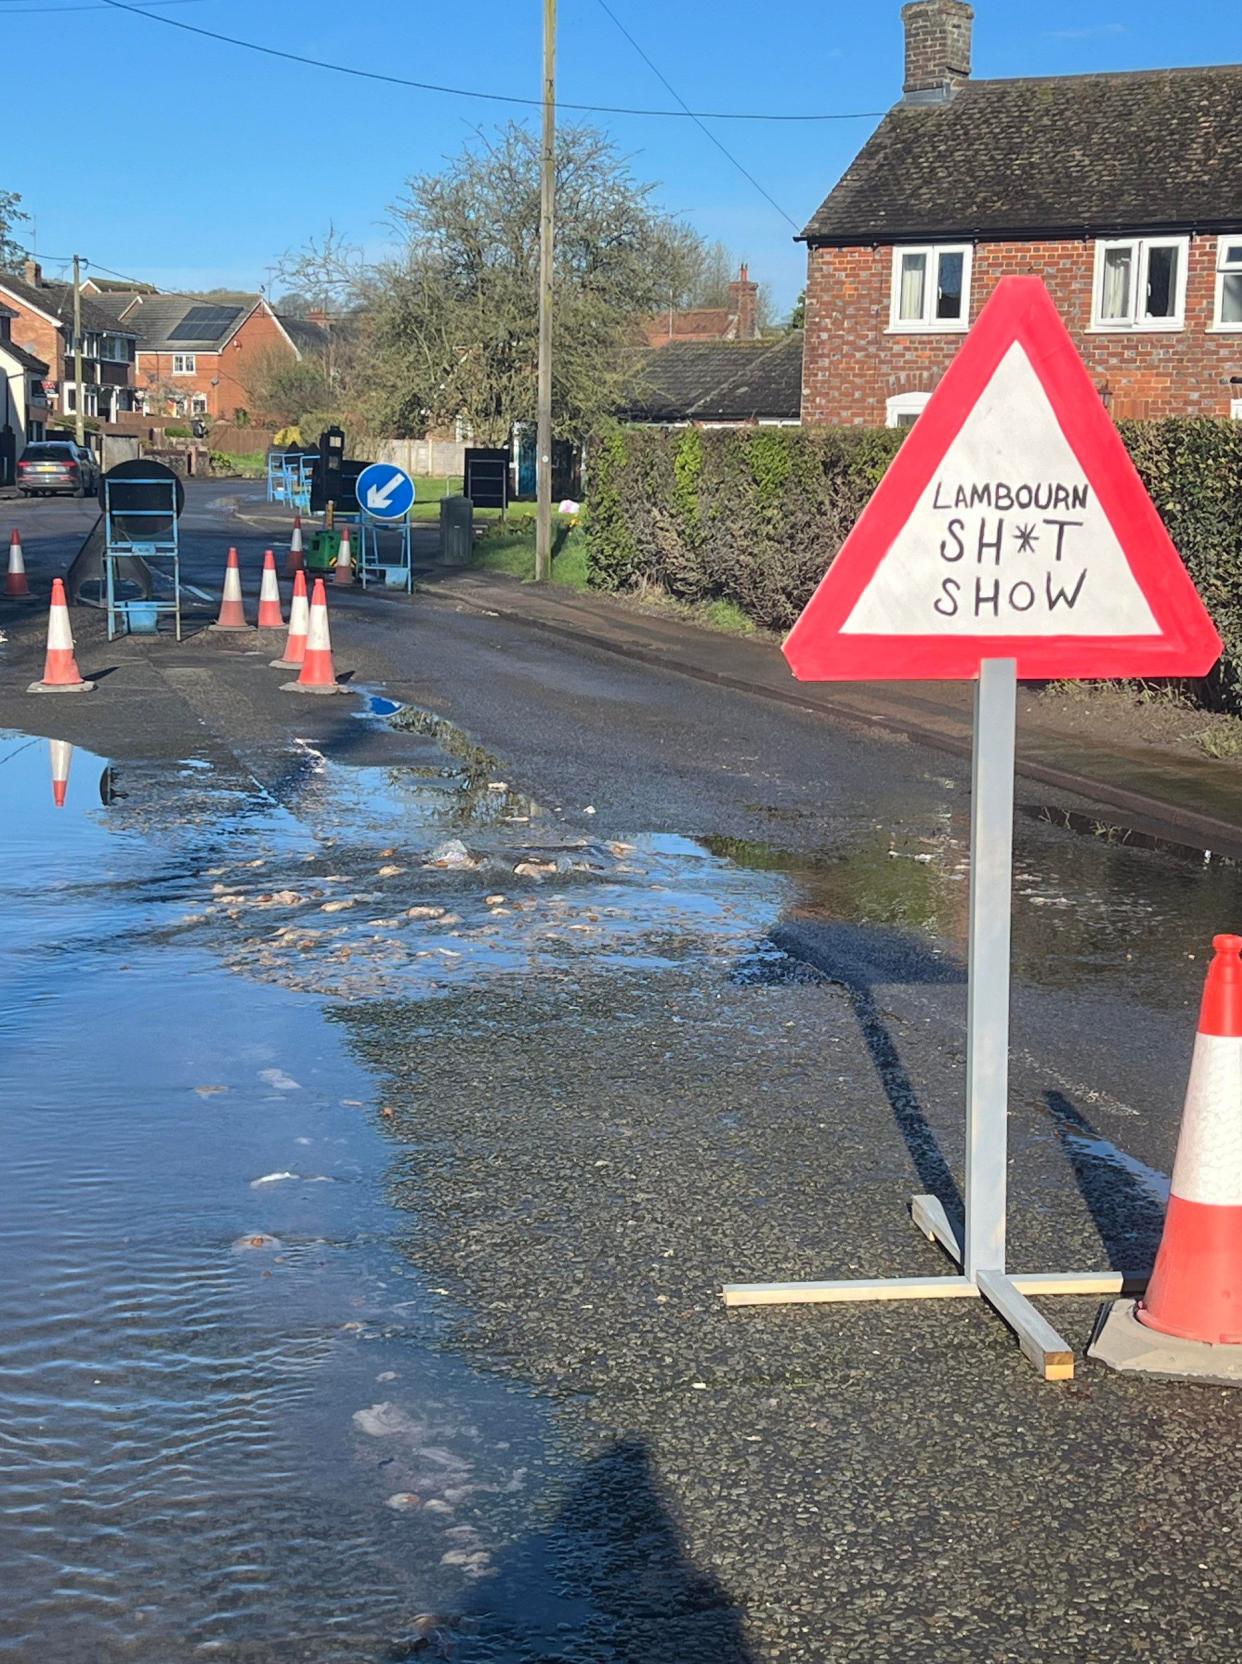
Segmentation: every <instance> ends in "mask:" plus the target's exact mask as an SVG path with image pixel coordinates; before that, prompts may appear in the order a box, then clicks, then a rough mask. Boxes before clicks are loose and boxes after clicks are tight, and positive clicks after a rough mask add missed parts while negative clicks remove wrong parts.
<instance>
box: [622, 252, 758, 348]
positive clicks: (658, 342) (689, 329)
mask: <svg viewBox="0 0 1242 1664" xmlns="http://www.w3.org/2000/svg"><path fill="white" fill-rule="evenodd" d="M760 333H761V332H760V329H759V285H758V284H757V283H752V282H751V277H750V272H749V271H748V269H747V268H746V267H745V266H742V267H741V268H740V270H739V271H738V274H737V276H736V277H735V278H734V280H733V282H732V283H730V285H729V304H728V306H698V307H694V308H692V309H691V310H689V311H686V312H677V311H674V310H673V308H672V307H670V308H669V310H668V311H667V312H659V313H657V314H656V316H655V317H653V318H647V319H645V320H644V322H643V325H642V338H643V339H645V340H646V343H647V345H648V346H649V347H663V346H667V345H668V344H669V343H670V342H673V341H757V340H758V339H759V335H760Z"/></svg>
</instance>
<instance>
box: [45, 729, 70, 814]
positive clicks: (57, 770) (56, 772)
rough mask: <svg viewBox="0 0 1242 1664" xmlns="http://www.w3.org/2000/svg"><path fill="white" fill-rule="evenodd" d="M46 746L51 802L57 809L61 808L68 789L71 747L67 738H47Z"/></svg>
mask: <svg viewBox="0 0 1242 1664" xmlns="http://www.w3.org/2000/svg"><path fill="white" fill-rule="evenodd" d="M47 748H48V754H49V756H50V758H51V763H52V802H53V803H54V804H55V805H56V807H57V808H58V809H63V808H64V806H65V797H66V794H67V793H68V791H69V765H70V763H72V761H73V747H72V746H71V745H70V744H69V741H68V740H49V741H48V742H47Z"/></svg>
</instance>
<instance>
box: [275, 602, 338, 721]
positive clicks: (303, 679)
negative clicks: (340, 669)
mask: <svg viewBox="0 0 1242 1664" xmlns="http://www.w3.org/2000/svg"><path fill="white" fill-rule="evenodd" d="M281 687H282V688H284V689H285V691H286V692H288V693H344V691H345V689H344V688H343V687H341V686H340V684H339V683H338V682H337V679H336V669H335V667H334V665H333V663H332V638H331V636H330V634H329V632H328V592H327V590H326V588H325V587H324V581H323V579H322V578H316V579H315V589H314V593H313V594H312V596H311V604H310V624H309V626H308V628H307V632H306V653H305V656H304V657H303V659H302V673H301V675H300V676H299V677H298V679H297V681H296V682H282V683H281Z"/></svg>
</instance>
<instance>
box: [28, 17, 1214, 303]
mask: <svg viewBox="0 0 1242 1664" xmlns="http://www.w3.org/2000/svg"><path fill="white" fill-rule="evenodd" d="M609 4H610V6H611V9H612V10H613V11H614V12H615V13H616V14H617V16H618V17H619V18H620V19H621V21H622V22H624V24H625V26H626V28H627V29H628V30H629V31H630V33H631V34H633V35H634V37H635V38H636V39H637V40H638V42H639V43H640V44H641V45H642V47H643V49H644V51H645V52H646V53H647V54H648V56H649V57H651V58H652V59H653V60H654V62H655V63H656V64H657V65H658V66H659V68H660V69H661V71H662V72H663V74H664V75H665V76H667V78H668V79H669V81H670V82H671V83H672V85H673V86H674V87H675V88H676V89H677V91H678V93H680V95H681V96H682V97H683V98H684V99H685V100H686V102H687V103H688V104H689V105H690V106H691V108H694V109H713V110H714V109H721V110H762V111H778V112H803V111H806V112H812V111H813V112H829V111H831V112H856V111H879V110H882V109H884V108H885V107H886V106H887V105H888V104H890V103H891V102H893V100H894V99H895V98H897V97H898V96H899V95H900V91H901V72H902V40H901V24H900V0H866V3H863V4H859V3H857V0H855V3H853V4H845V3H841V0H759V3H755V0H710V3H704V0H682V3H681V4H676V5H674V4H670V3H669V0H609ZM975 11H976V21H975V73H976V75H979V76H1007V75H1023V74H1028V75H1055V74H1071V73H1082V72H1086V71H1091V70H1100V69H1142V68H1155V67H1159V66H1162V65H1169V64H1197V63H1222V62H1237V61H1239V60H1242V8H1240V7H1239V6H1238V5H1237V3H1236V0H1179V4H1177V5H1172V6H1171V5H1169V4H1168V0H1126V3H1125V4H1124V5H1122V4H1118V3H1117V0H1040V4H1038V5H1028V4H1026V3H1023V0H975ZM540 14H541V7H540V4H539V0H503V3H502V0H472V3H471V4H470V5H469V6H466V5H462V6H446V5H444V4H442V3H441V4H437V5H430V4H428V5H425V6H417V5H414V4H410V3H408V0H350V3H349V4H348V5H343V4H341V3H340V0H188V3H178V4H170V5H167V6H165V7H162V8H160V10H159V14H158V15H160V16H162V17H164V18H168V19H175V20H177V21H178V22H183V23H192V24H195V25H198V26H200V27H202V28H206V29H215V30H219V31H222V32H224V33H227V34H232V35H238V36H242V37H244V38H247V39H250V40H254V41H259V42H263V43H264V44H267V45H271V46H277V47H282V48H284V49H287V50H290V51H295V52H299V53H303V54H305V55H307V56H311V57H319V58H326V59H328V60H330V61H332V62H335V63H340V64H349V65H357V66H360V67H364V68H372V69H378V70H381V71H384V72H386V73H391V74H395V75H401V76H407V77H411V78H414V79H418V80H428V81H436V82H449V83H452V84H455V85H466V86H470V87H476V88H480V89H483V90H486V91H489V92H498V93H517V94H520V95H526V96H537V95H538V89H539V51H540V37H539V28H540ZM0 30H2V35H0V38H2V39H3V44H4V54H3V56H4V61H5V63H6V64H7V65H8V67H9V70H10V74H12V72H13V71H14V69H15V68H16V66H18V65H20V64H22V63H23V62H26V63H29V64H31V65H35V66H42V67H40V68H38V70H37V72H35V73H32V74H30V75H27V76H24V77H23V78H22V82H21V84H22V86H23V88H24V91H23V93H22V94H21V95H20V96H21V99H22V102H23V107H24V115H25V121H24V124H13V123H10V127H9V132H10V134H12V132H13V131H14V126H15V125H24V130H25V133H26V135H27V136H28V139H27V143H26V144H24V145H14V144H13V143H12V142H11V140H10V142H9V143H8V144H6V145H5V147H4V150H3V152H2V153H0V188H7V189H10V190H17V191H20V192H21V194H22V197H23V199H24V202H25V206H26V207H27V208H28V209H29V210H30V211H31V212H32V214H34V215H35V216H36V224H37V240H38V246H39V248H40V250H42V251H44V252H45V253H47V254H48V255H50V256H52V257H53V258H52V259H50V260H49V261H47V262H46V265H47V267H48V269H49V271H50V272H51V271H55V270H56V269H57V266H58V258H59V257H62V256H64V255H67V254H71V253H72V252H73V251H74V250H75V249H77V250H78V251H79V252H81V253H82V254H83V255H84V256H86V257H87V258H88V259H90V260H92V261H94V262H95V263H97V265H99V266H100V267H112V268H114V269H116V270H118V271H121V272H124V273H126V274H130V273H133V274H136V275H138V276H143V277H147V278H149V279H150V280H152V281H153V282H156V283H158V284H160V285H161V287H165V288H176V287H187V288H189V287H209V286H212V285H216V284H227V285H230V286H236V287H257V286H258V285H259V284H261V283H263V282H265V281H266V268H268V267H270V266H271V265H272V264H273V263H274V262H275V261H277V260H278V259H279V258H280V256H281V254H282V253H283V252H284V251H285V250H287V249H289V248H291V247H294V246H296V245H297V244H299V243H301V242H303V241H304V240H305V239H306V238H307V237H308V236H310V235H311V234H318V233H320V232H321V231H322V230H323V228H324V227H325V226H326V225H327V223H328V221H329V220H332V221H334V222H335V224H336V225H337V227H338V229H340V230H342V231H343V232H344V233H345V234H346V235H347V236H348V237H349V238H350V239H351V240H353V241H355V242H357V243H358V244H360V245H362V246H364V247H365V248H366V249H367V251H368V252H369V253H370V254H372V255H377V254H379V253H381V252H382V251H383V249H384V247H385V245H386V243H387V240H388V236H389V233H388V231H387V229H386V225H385V214H386V210H387V208H388V205H389V204H390V203H392V202H393V201H394V199H395V198H396V197H397V196H398V195H399V193H400V190H401V186H402V182H403V180H404V179H405V178H407V177H408V176H409V175H410V174H412V173H416V172H420V171H425V170H431V169H435V168H436V166H437V165H438V163H439V160H440V159H441V158H442V157H444V156H446V155H449V154H451V153H453V152H454V151H456V150H457V149H459V148H460V146H461V145H462V143H463V141H465V140H466V139H467V138H468V137H469V136H470V135H471V133H472V131H473V130H474V128H475V127H477V126H480V125H481V126H483V127H484V128H485V129H486V128H487V127H489V126H493V125H495V124H497V123H499V122H502V121H504V120H505V119H506V118H507V117H508V115H510V114H513V113H516V114H523V112H520V111H513V110H512V109H511V107H509V106H506V105H502V104H489V103H485V102H480V101H477V100H473V99H464V98H450V97H445V96H440V95H435V94H431V93H423V92H413V91H409V90H407V89H404V88H400V87H388V86H382V85H377V84H373V83H367V82H365V81H360V80H355V79H353V78H351V77H346V76H341V75H335V74H331V73H328V72H326V71H323V70H318V69H312V68H304V67H300V66H298V65H295V64H288V63H278V62H275V61H273V60H271V59H266V58H263V57H260V56H257V55H255V54H252V53H247V52H243V51H239V50H238V49H236V48H235V47H231V46H226V45H223V44H218V43H215V42H212V41H209V40H204V39H201V38H200V37H197V36H194V35H191V34H186V33H183V32H182V31H180V30H177V29H173V28H170V27H168V26H167V25H166V24H162V23H157V22H154V21H152V20H151V19H150V18H143V17H135V16H132V15H129V14H126V13H122V12H117V11H113V10H111V9H110V8H108V7H107V6H105V5H103V4H102V3H101V0H0ZM68 37H71V42H70V39H69V38H68ZM559 71H560V74H559V82H560V85H559V92H560V96H561V98H563V99H567V100H568V99H572V100H577V101H580V102H584V103H592V102H599V103H605V104H622V105H639V106H648V107H650V106H654V107H657V108H665V107H667V106H668V105H669V102H670V100H669V95H668V94H667V92H666V91H665V89H664V88H663V87H661V85H660V83H659V81H658V80H657V79H656V77H655V76H654V75H653V73H652V71H651V70H650V69H649V68H648V67H647V65H646V64H644V63H643V62H642V60H641V58H640V57H639V56H638V55H637V54H636V53H635V51H634V49H633V47H632V46H631V45H630V44H629V43H628V42H627V41H626V40H625V39H624V37H623V36H622V35H621V34H619V33H618V31H617V29H616V27H615V25H614V24H613V23H612V21H611V20H610V19H609V18H608V16H607V15H606V14H605V12H604V11H603V10H602V9H601V7H600V5H599V3H598V0H560V65H559ZM525 116H526V119H534V112H529V111H528V112H525ZM575 119H595V120H597V121H599V123H600V124H601V125H605V126H607V127H608V128H609V129H610V131H611V132H612V134H613V136H614V137H615V139H616V140H617V142H618V144H619V145H620V146H621V147H622V148H623V150H624V151H625V152H626V154H627V155H628V156H629V157H630V158H631V162H632V166H633V168H634V170H635V172H636V173H638V174H639V175H640V176H642V177H644V178H647V179H652V180H657V181H659V182H660V183H659V193H658V194H659V200H660V201H661V202H662V203H663V204H664V205H665V206H666V207H667V208H669V209H671V210H673V211H675V212H677V213H680V214H682V215H684V216H685V218H686V219H688V220H689V221H690V222H691V223H692V224H693V225H694V226H695V227H696V228H697V229H698V230H699V231H700V232H702V233H703V234H704V235H705V236H707V237H709V238H713V239H715V238H719V239H721V240H722V241H723V242H724V243H726V244H727V245H728V247H729V248H731V249H732V250H734V251H735V253H737V254H738V255H741V256H744V257H746V258H747V259H748V260H749V262H750V267H751V274H752V276H754V277H757V278H759V279H761V280H762V281H765V282H767V283H768V284H770V286H771V289H772V292H773V295H774V298H775V300H776V303H777V306H778V308H779V309H781V310H782V311H783V310H787V308H788V307H789V306H790V305H791V304H792V302H793V300H794V298H795V296H796V295H797V292H798V290H799V289H800V288H801V286H802V282H803V272H804V267H805V255H804V251H803V249H802V247H801V245H795V244H794V243H793V242H792V241H791V238H792V235H793V230H792V228H791V226H790V225H789V224H788V223H787V222H786V220H785V219H783V218H782V217H781V215H780V214H779V213H778V212H777V211H776V210H775V209H774V208H773V207H771V206H770V204H769V203H768V202H766V201H765V200H764V199H763V197H762V196H761V195H759V194H758V193H757V192H756V191H755V189H754V188H753V186H751V185H750V184H748V183H747V182H746V180H745V179H743V178H742V177H741V176H740V174H739V173H737V172H736V171H735V170H734V168H733V167H731V166H730V164H729V163H728V161H726V159H725V158H724V157H723V156H722V155H721V154H720V152H719V151H718V150H716V149H715V147H714V146H713V145H712V144H711V142H710V141H709V140H708V139H707V138H706V137H705V136H704V135H703V134H702V133H701V132H700V131H699V130H698V129H697V128H696V127H695V126H694V125H693V124H692V123H690V122H688V121H685V120H672V119H663V118H660V119H644V118H639V117H632V116H600V117H595V118H585V117H584V118H575ZM710 125H711V127H712V128H713V131H714V132H715V133H716V134H717V135H718V137H719V138H720V139H721V141H722V142H723V143H724V144H725V145H726V146H727V147H728V148H729V149H730V150H731V151H732V152H733V153H734V154H735V155H736V156H737V158H738V159H739V161H741V162H742V163H743V164H744V166H745V167H746V169H747V170H748V171H749V172H750V173H752V174H753V175H755V177H756V178H757V179H759V180H760V181H761V182H762V184H763V186H764V188H765V189H766V190H767V191H768V193H769V194H770V195H771V196H772V197H773V198H775V200H776V201H777V202H778V203H779V204H780V205H781V207H782V208H783V209H784V210H785V212H786V213H787V214H788V215H789V216H790V218H791V219H793V220H795V221H797V223H798V226H799V227H801V225H802V224H804V223H805V221H806V220H807V219H808V218H809V217H810V215H811V213H812V212H813V211H814V209H815V208H816V206H817V205H818V203H819V202H820V200H821V199H822V197H823V196H824V195H825V194H826V192H827V191H828V189H829V188H830V187H831V186H832V184H833V183H834V181H835V180H836V179H837V178H838V177H839V175H840V173H841V172H842V170H843V169H844V168H845V167H846V166H847V164H848V163H849V161H850V159H851V157H852V156H853V155H854V153H855V151H856V150H857V149H858V148H859V146H860V145H861V144H862V143H863V141H864V139H865V138H866V137H867V135H868V133H869V132H870V131H871V129H872V127H873V126H874V125H875V123H874V121H873V120H872V119H863V120H851V121H840V122H817V123H801V122H798V123H750V122H735V121H717V122H713V123H711V124H710ZM25 229H26V230H27V231H29V228H28V227H27V228H25Z"/></svg>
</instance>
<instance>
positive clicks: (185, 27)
mask: <svg viewBox="0 0 1242 1664" xmlns="http://www.w3.org/2000/svg"><path fill="white" fill-rule="evenodd" d="M102 4H103V5H105V6H108V7H109V8H111V10H113V11H117V12H129V13H130V14H131V15H132V16H134V17H145V18H146V19H147V21H148V22H150V23H162V24H163V25H164V27H165V28H167V29H180V30H182V31H183V32H184V33H185V34H188V35H199V36H201V37H202V38H203V39H204V40H214V41H219V42H221V43H222V44H223V45H225V46H236V47H238V48H240V49H241V50H242V51H244V52H259V53H261V54H262V55H263V56H264V57H265V58H280V59H283V60H284V62H286V63H291V64H304V65H306V66H308V67H309V68H311V69H327V70H331V72H332V73H333V74H334V75H352V76H354V77H355V78H356V79H358V80H361V81H382V82H384V83H385V84H386V85H387V86H390V87H410V88H412V89H413V90H414V91H415V92H438V93H444V94H445V95H446V96H447V97H449V98H480V99H484V100H486V101H487V102H488V103H491V104H521V105H525V106H526V107H527V108H530V109H542V107H543V100H542V99H540V98H522V97H519V96H518V94H516V93H507V92H480V91H479V90H478V88H476V87H451V86H443V85H441V84H440V83H439V82H436V81H411V80H408V79H406V77H405V76H402V75H385V74H383V73H382V72H381V71H380V70H377V69H357V68H355V67H354V66H353V65H351V64H334V63H330V62H329V61H328V60H327V59H326V58H310V57H307V56H305V55H304V54H303V53H301V52H286V51H284V50H283V48H281V47H278V46H263V45H261V44H260V43H259V42H258V41H255V40H242V39H241V37H240V36H238V35H225V34H221V33H220V32H219V30H216V29H203V28H200V27H199V25H198V24H196V23H183V22H182V21H181V19H180V18H179V17H160V16H157V15H156V14H155V13H154V12H149V11H145V10H144V9H143V8H142V7H141V6H134V5H129V4H127V3H126V0H102ZM657 73H658V72H657ZM558 108H559V109H562V110H579V111H582V112H583V113H584V114H587V115H600V116H672V117H676V118H677V119H678V120H685V119H686V118H687V117H688V118H689V119H690V120H691V121H700V120H709V121H878V120H879V119H880V117H881V116H882V115H884V114H885V113H886V112H885V111H883V110H838V111H827V112H822V113H819V114H814V115H790V114H786V113H784V112H782V113H779V114H774V113H771V112H767V111H755V110H688V109H686V108H684V107H683V108H681V109H677V110H648V109H639V108H634V107H632V106H629V105H625V104H569V103H566V102H564V100H558Z"/></svg>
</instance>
